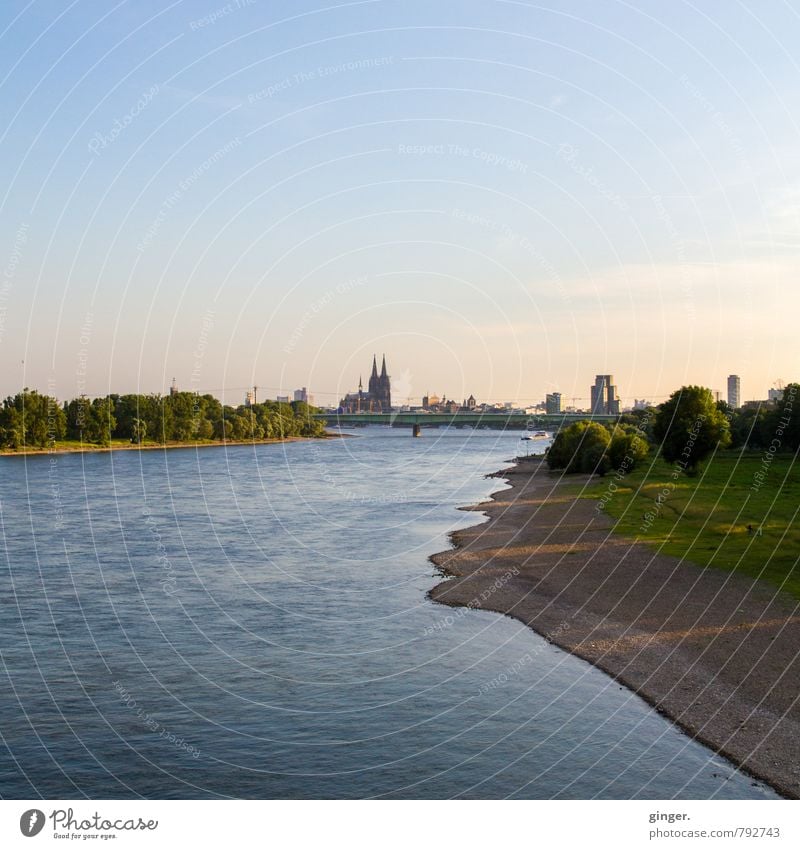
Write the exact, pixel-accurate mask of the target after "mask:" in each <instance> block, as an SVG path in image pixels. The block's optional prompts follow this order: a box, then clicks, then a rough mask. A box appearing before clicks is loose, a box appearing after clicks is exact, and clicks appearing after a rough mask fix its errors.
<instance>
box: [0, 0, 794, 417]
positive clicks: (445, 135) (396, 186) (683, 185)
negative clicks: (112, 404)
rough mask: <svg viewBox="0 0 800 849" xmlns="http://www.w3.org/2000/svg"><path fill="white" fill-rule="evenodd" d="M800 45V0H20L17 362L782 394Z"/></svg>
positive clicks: (85, 378) (6, 27) (73, 391)
mask: <svg viewBox="0 0 800 849" xmlns="http://www.w3.org/2000/svg"><path fill="white" fill-rule="evenodd" d="M798 43H800V9H798V7H797V5H796V4H792V3H790V2H784V0H760V2H754V0H749V2H746V3H743V2H738V1H737V0H725V2H723V0H703V2H695V3H689V2H683V0H674V2H671V3H669V4H664V3H663V2H649V0H644V1H643V2H635V3H626V2H618V0H605V1H604V2H602V3H597V2H594V1H592V2H590V0H563V2H550V3H542V4H538V3H533V2H523V0H502V2H496V0H480V2H476V0H459V2H435V3H431V2H430V0H426V2H419V1H418V0H364V2H347V3H334V2H329V3H324V2H314V1H313V0H292V2H288V0H287V2H267V0H231V2H230V3H224V2H221V0H208V2H206V1H205V0H183V2H173V3H170V2H169V0H159V2H155V0H129V2H118V3H114V2H113V0H107V2H99V0H94V1H93V2H89V1H88V0H74V2H68V0H64V2H53V0H48V2H43V0H31V2H23V1H22V0H20V1H18V0H4V2H3V3H2V5H1V6H0V48H1V49H0V108H1V109H2V115H3V117H4V120H3V122H2V125H1V126H0V156H2V162H3V169H2V170H3V179H2V181H0V264H2V275H1V276H0V363H1V364H2V372H0V383H2V385H0V392H2V394H3V395H4V396H5V395H8V394H12V393H14V392H16V391H18V390H19V389H20V388H21V387H23V386H29V387H31V388H38V389H39V390H40V391H45V392H48V393H49V394H52V395H56V396H57V397H59V398H61V399H65V398H70V397H74V396H75V395H77V394H80V393H86V394H88V395H103V394H106V393H107V392H110V391H113V392H164V391H166V390H167V388H168V386H169V385H170V383H171V381H172V380H173V378H174V379H175V381H176V383H177V385H178V387H179V388H181V389H187V390H192V391H200V392H211V393H212V394H215V395H217V396H219V397H224V398H225V400H226V401H227V402H228V403H240V402H241V401H242V400H243V398H244V392H245V389H246V388H247V387H250V386H252V385H258V386H259V393H258V394H259V398H266V397H275V396H276V395H278V394H289V393H290V392H291V391H292V390H293V389H296V388H299V387H301V386H306V387H308V389H309V391H310V392H311V393H313V394H314V396H315V399H316V401H317V402H318V403H324V404H327V403H334V402H335V401H336V400H337V399H338V397H340V396H341V395H342V394H344V392H346V391H352V390H353V389H354V388H355V387H356V385H357V383H358V379H359V376H360V375H362V376H363V377H364V380H365V382H366V379H367V377H368V374H369V370H370V367H371V363H372V356H373V353H377V355H378V359H379V362H380V358H381V355H382V354H384V353H385V355H386V359H387V364H388V367H389V372H390V374H391V376H392V386H393V399H394V401H395V403H402V402H403V401H404V400H405V399H411V400H412V402H414V401H416V402H417V403H418V402H419V398H420V397H421V396H422V395H423V394H426V393H432V394H433V393H435V394H438V395H443V394H444V395H446V396H447V397H451V398H457V399H462V398H465V397H467V396H468V395H470V394H474V395H475V396H476V398H478V400H479V401H483V400H514V401H517V402H520V403H525V404H527V403H533V402H536V401H540V400H542V399H543V397H544V394H545V393H547V392H554V391H560V392H561V393H562V394H563V396H564V398H565V399H567V400H566V403H567V404H573V403H574V404H576V405H577V406H580V405H581V404H582V403H585V399H587V396H588V395H589V386H590V384H591V383H592V382H593V381H594V375H595V374H598V373H603V374H607V373H610V374H613V375H614V376H615V380H616V384H617V386H618V391H619V393H620V395H621V396H622V398H623V400H624V401H625V402H627V403H631V402H632V401H633V399H634V398H645V399H647V400H650V401H655V402H659V401H661V400H663V399H664V398H665V397H666V396H667V395H669V393H670V392H672V391H673V390H674V389H676V388H677V387H679V386H681V385H683V384H700V385H704V386H708V387H710V388H712V389H717V390H720V391H722V393H723V397H724V394H725V385H726V378H727V376H728V375H729V374H731V373H736V374H739V375H740V376H741V381H742V398H743V400H748V399H758V398H764V397H766V394H767V390H768V389H769V388H770V387H771V386H773V385H775V382H776V381H777V380H779V379H782V380H784V381H789V380H798V379H800V372H798V361H799V360H800V357H798V353H800V350H799V349H800V341H799V340H800V334H798V332H797V329H796V326H795V325H794V322H793V320H792V319H791V316H792V315H800V310H799V309H798V307H799V306H800V293H799V288H798V285H797V277H798V263H797V259H798V249H799V248H800V215H799V214H798V208H799V207H798V203H799V202H800V153H798V152H799V151H800V126H798V121H800V109H798V106H800V102H799V101H800V66H799V65H798V57H797V51H796V45H797V44H798ZM572 399H576V400H575V401H574V402H573V400H572Z"/></svg>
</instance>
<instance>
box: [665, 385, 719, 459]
mask: <svg viewBox="0 0 800 849" xmlns="http://www.w3.org/2000/svg"><path fill="white" fill-rule="evenodd" d="M653 436H654V437H655V439H656V441H657V442H658V443H659V445H660V446H661V453H662V455H663V457H664V459H665V460H667V461H668V462H670V463H672V462H674V463H677V464H678V465H680V466H681V468H683V469H684V470H685V471H686V473H687V474H690V475H691V474H694V473H695V472H696V470H697V467H698V466H699V465H700V463H702V462H703V460H705V459H706V457H708V456H709V455H710V454H711V453H712V452H713V451H714V450H715V449H716V448H726V447H727V446H728V445H729V444H730V441H731V435H730V427H729V425H728V420H727V418H726V416H725V414H724V413H723V412H722V411H721V410H720V409H719V408H718V407H717V405H716V403H715V402H714V396H713V395H712V394H711V390H710V389H706V388H704V387H702V386H683V387H681V388H680V389H678V390H677V391H676V392H673V393H672V395H671V396H670V397H669V400H667V401H665V402H664V403H663V404H661V405H660V406H659V407H658V412H657V414H656V418H655V422H654V423H653Z"/></svg>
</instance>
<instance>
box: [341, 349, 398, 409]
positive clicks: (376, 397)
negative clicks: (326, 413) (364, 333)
mask: <svg viewBox="0 0 800 849" xmlns="http://www.w3.org/2000/svg"><path fill="white" fill-rule="evenodd" d="M339 412H340V413H391V412H392V390H391V385H390V382H389V375H388V374H387V373H386V355H385V354H384V357H383V364H382V366H381V373H380V374H378V358H377V357H376V356H374V355H373V357H372V374H371V375H370V377H369V390H368V391H367V392H364V384H363V383H362V381H361V378H359V379H358V392H350V393H348V394H347V395H345V396H344V398H342V400H341V401H340V402H339Z"/></svg>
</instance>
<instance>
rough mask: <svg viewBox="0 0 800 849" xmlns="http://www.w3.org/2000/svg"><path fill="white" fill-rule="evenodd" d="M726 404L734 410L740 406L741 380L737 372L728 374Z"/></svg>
mask: <svg viewBox="0 0 800 849" xmlns="http://www.w3.org/2000/svg"><path fill="white" fill-rule="evenodd" d="M728 406H729V407H731V408H732V409H734V410H738V409H739V407H741V406H742V381H741V379H740V378H739V375H738V374H730V375H728Z"/></svg>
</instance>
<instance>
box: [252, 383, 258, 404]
mask: <svg viewBox="0 0 800 849" xmlns="http://www.w3.org/2000/svg"><path fill="white" fill-rule="evenodd" d="M257 403H258V387H257V386H254V387H253V404H257Z"/></svg>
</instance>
